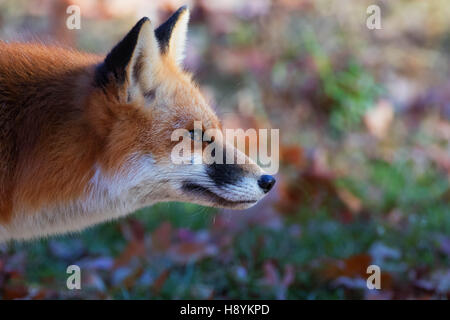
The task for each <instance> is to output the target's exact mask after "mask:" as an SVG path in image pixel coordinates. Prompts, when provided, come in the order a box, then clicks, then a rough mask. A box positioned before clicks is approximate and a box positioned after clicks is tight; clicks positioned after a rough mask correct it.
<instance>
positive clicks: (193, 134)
mask: <svg viewBox="0 0 450 320" xmlns="http://www.w3.org/2000/svg"><path fill="white" fill-rule="evenodd" d="M189 135H190V138H191V139H192V140H193V141H199V142H203V143H205V144H210V143H212V142H213V141H214V138H212V139H210V141H204V139H205V132H204V131H200V130H190V131H189Z"/></svg>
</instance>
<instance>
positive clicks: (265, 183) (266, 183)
mask: <svg viewBox="0 0 450 320" xmlns="http://www.w3.org/2000/svg"><path fill="white" fill-rule="evenodd" d="M275 182H276V180H275V178H274V177H272V176H269V175H267V174H264V175H262V176H261V177H260V178H259V180H258V185H259V186H260V188H261V189H263V191H264V193H267V192H269V191H270V189H272V187H273V185H274V184H275Z"/></svg>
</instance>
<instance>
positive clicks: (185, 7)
mask: <svg viewBox="0 0 450 320" xmlns="http://www.w3.org/2000/svg"><path fill="white" fill-rule="evenodd" d="M186 10H189V8H188V6H187V4H185V5H184V6H182V7H180V9H178V10H177V11H178V12H180V13H181V12H184V11H186Z"/></svg>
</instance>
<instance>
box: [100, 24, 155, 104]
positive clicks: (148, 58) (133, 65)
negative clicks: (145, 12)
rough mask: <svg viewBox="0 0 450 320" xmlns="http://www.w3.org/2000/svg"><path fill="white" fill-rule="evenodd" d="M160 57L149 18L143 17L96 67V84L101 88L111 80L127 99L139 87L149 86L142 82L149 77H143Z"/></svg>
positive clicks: (146, 75) (133, 94)
mask: <svg viewBox="0 0 450 320" xmlns="http://www.w3.org/2000/svg"><path fill="white" fill-rule="evenodd" d="M159 59H160V53H159V45H158V41H157V40H156V37H155V33H154V30H153V27H152V24H151V22H150V20H149V19H148V18H146V17H145V18H142V19H141V20H139V21H138V23H136V25H135V26H134V27H133V28H132V29H131V30H130V32H128V34H127V35H126V36H125V37H124V38H123V39H122V40H121V41H120V42H119V43H118V44H117V45H116V46H115V47H114V48H113V49H112V50H111V52H110V53H109V54H108V55H107V56H106V58H105V60H104V61H103V63H102V64H100V65H99V66H98V67H97V70H96V75H95V77H96V79H95V80H96V83H97V84H98V85H99V86H101V87H104V86H105V85H106V84H107V83H108V82H110V81H114V82H116V84H117V85H118V87H119V88H121V89H123V90H124V94H126V95H127V100H130V99H131V97H133V96H135V92H136V91H137V90H139V89H142V88H141V87H148V84H146V83H145V81H149V80H150V79H146V78H149V77H148V73H149V72H151V69H152V68H154V67H156V66H157V65H158V63H159V61H158V60H159ZM150 78H151V77H150ZM143 81H144V83H142V82H143Z"/></svg>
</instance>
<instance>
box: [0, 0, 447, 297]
mask: <svg viewBox="0 0 450 320" xmlns="http://www.w3.org/2000/svg"><path fill="white" fill-rule="evenodd" d="M71 4H75V5H78V6H79V7H80V8H81V17H82V19H81V29H80V30H69V29H67V28H66V19H67V17H68V16H69V15H68V14H67V13H66V9H67V7H68V6H69V5H71ZM184 4H187V5H189V6H190V9H191V23H190V29H189V34H188V44H187V57H186V60H185V67H186V69H187V70H189V71H191V72H193V73H194V75H195V79H196V80H197V81H198V82H199V84H200V85H201V88H202V90H203V92H204V93H205V95H206V97H207V98H208V100H209V101H210V102H211V105H212V106H213V107H214V108H215V109H216V110H217V112H218V113H219V114H220V116H221V118H222V119H223V122H224V124H225V127H242V128H279V129H280V144H281V147H280V148H281V149H280V156H281V166H280V172H279V174H278V175H277V180H278V183H277V184H276V190H275V191H273V192H271V193H270V196H269V197H268V198H267V199H265V201H263V202H262V203H260V204H258V205H257V206H256V207H254V208H252V209H250V210H247V211H242V212H231V211H223V210H215V209H208V208H203V207H199V206H196V205H190V204H182V203H166V204H159V205H156V206H153V207H151V208H146V209H144V210H141V211H139V212H137V214H134V215H131V216H129V217H127V218H124V219H121V220H119V221H114V222H110V223H105V224H102V225H99V226H96V227H93V228H90V229H88V230H86V231H85V232H83V233H80V234H73V235H68V236H58V237H52V238H49V239H45V240H39V241H34V242H26V243H11V244H7V245H6V244H1V245H0V298H3V299H13V298H31V299H66V298H84V299H97V298H100V299H106V298H108V299H187V298H191V299H243V298H245V299H441V298H449V297H450V205H449V202H450V188H449V185H450V145H449V140H450V122H449V120H450V77H449V71H450V70H449V58H450V20H449V19H448V17H449V16H450V5H449V3H448V1H446V0H430V1H418V0H417V1H412V0H408V1H406V0H404V1H402V0H398V1H376V0H371V1H362V0H358V1H352V2H350V1H348V2H347V1H346V2H342V1H337V0H335V1H331V0H317V1H313V0H253V1H239V0H221V1H206V0H204V1H202V0H198V1H194V0H191V1H189V0H185V1H177V0H162V1H144V0H142V1H138V0H127V1H118V0H103V1H102V0H70V1H49V0H29V1H23V0H14V1H13V0H0V39H2V40H21V41H40V42H49V43H59V44H61V45H64V46H70V47H76V48H78V49H81V50H86V51H90V52H97V53H104V54H106V53H107V52H108V51H109V50H110V49H111V48H112V47H113V46H114V44H115V43H116V42H117V41H119V40H120V39H121V38H122V37H123V36H124V35H125V33H126V32H128V30H129V29H130V28H131V27H132V26H133V25H134V24H135V23H136V21H137V19H139V18H141V17H142V16H144V15H145V16H148V17H150V18H151V19H152V20H153V23H154V25H159V23H161V22H162V21H164V19H166V18H167V17H168V16H169V15H170V14H171V13H172V12H173V11H174V10H176V9H177V8H178V7H179V6H181V5H184ZM371 4H376V5H378V6H379V7H380V8H381V26H382V29H381V30H369V29H368V28H367V27H366V20H367V17H368V16H369V15H368V14H367V13H366V10H367V7H368V6H369V5H371ZM71 264H77V265H79V266H80V267H81V269H82V290H73V291H71V290H68V289H67V287H66V279H67V276H68V275H67V274H66V268H67V266H68V265H71ZM371 264H376V265H379V266H380V268H381V272H382V276H381V290H368V289H367V287H366V279H367V277H368V274H367V273H366V269H367V266H369V265H371Z"/></svg>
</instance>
